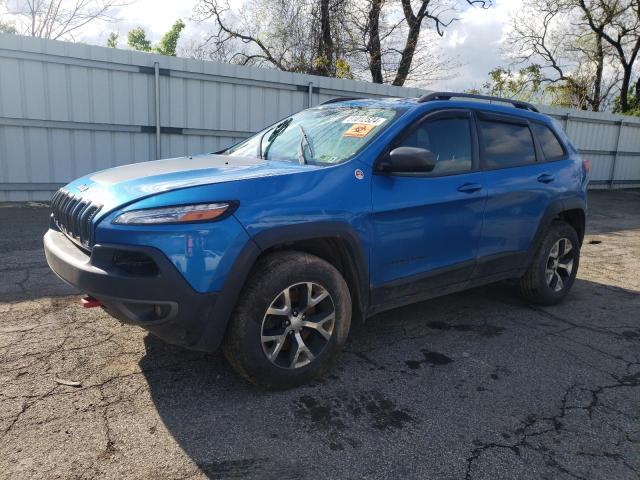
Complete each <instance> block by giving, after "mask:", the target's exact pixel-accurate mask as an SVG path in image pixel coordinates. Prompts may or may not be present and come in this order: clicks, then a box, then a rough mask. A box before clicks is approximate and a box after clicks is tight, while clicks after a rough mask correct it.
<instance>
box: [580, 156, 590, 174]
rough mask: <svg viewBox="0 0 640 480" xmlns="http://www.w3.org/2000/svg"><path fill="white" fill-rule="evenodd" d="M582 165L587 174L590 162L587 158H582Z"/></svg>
mask: <svg viewBox="0 0 640 480" xmlns="http://www.w3.org/2000/svg"><path fill="white" fill-rule="evenodd" d="M582 165H583V166H584V171H585V173H586V174H587V175H589V172H590V171H591V164H590V163H589V160H587V159H584V160H582Z"/></svg>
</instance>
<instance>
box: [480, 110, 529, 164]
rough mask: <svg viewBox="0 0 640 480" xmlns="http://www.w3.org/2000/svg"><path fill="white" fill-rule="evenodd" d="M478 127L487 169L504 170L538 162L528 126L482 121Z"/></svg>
mask: <svg viewBox="0 0 640 480" xmlns="http://www.w3.org/2000/svg"><path fill="white" fill-rule="evenodd" d="M478 127H479V130H480V145H481V150H482V158H483V162H484V166H485V167H486V168H504V167H511V166H515V165H523V164H526V163H534V162H535V161H536V150H535V147H534V144H533V137H532V135H531V130H530V129H529V127H528V126H527V125H525V124H517V123H508V122H500V121H494V120H481V121H480V122H479V123H478Z"/></svg>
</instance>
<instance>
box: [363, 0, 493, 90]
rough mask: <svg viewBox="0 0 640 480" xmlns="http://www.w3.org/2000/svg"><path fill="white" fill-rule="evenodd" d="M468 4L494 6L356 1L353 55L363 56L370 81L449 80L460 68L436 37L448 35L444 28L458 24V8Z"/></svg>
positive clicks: (430, 0) (439, 0)
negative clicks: (437, 41)
mask: <svg viewBox="0 0 640 480" xmlns="http://www.w3.org/2000/svg"><path fill="white" fill-rule="evenodd" d="M414 3H415V4H416V5H415V6H414ZM469 5H472V6H473V5H475V6H480V7H482V8H488V7H489V6H491V2H490V1H473V0H469V1H466V0H460V1H459V0H422V1H420V2H413V3H412V2H411V1H410V0H367V1H366V2H352V5H351V7H350V13H351V15H350V19H351V23H350V29H351V30H352V32H353V34H352V39H353V43H352V46H351V48H352V51H353V52H359V53H360V54H363V55H365V57H366V63H367V65H368V68H369V71H370V73H371V79H372V81H373V82H376V83H392V84H394V85H400V86H401V85H404V84H405V82H407V81H408V80H409V81H415V82H418V83H419V84H422V85H425V84H427V83H429V82H430V81H433V80H441V79H445V78H447V77H448V76H449V74H450V73H451V72H452V71H453V70H455V68H457V66H458V64H457V62H456V61H455V59H452V58H451V57H450V56H448V55H447V54H445V53H444V52H441V51H436V39H437V38H439V37H441V36H442V35H444V32H445V29H446V27H448V26H449V25H451V23H453V22H455V21H456V20H457V14H458V13H459V10H460V8H461V7H463V6H467V7H468V6H469ZM416 7H417V10H416ZM425 27H426V28H425Z"/></svg>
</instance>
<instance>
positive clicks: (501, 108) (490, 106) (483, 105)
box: [321, 97, 552, 124]
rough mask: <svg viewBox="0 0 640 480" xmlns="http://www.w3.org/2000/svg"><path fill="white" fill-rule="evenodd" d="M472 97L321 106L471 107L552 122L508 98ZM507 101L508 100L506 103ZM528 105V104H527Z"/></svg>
mask: <svg viewBox="0 0 640 480" xmlns="http://www.w3.org/2000/svg"><path fill="white" fill-rule="evenodd" d="M481 100H482V99H481V98H480V99H479V100H476V99H473V98H470V99H465V100H440V99H434V100H430V101H426V102H420V99H419V98H405V97H384V98H348V99H344V100H342V99H339V98H335V99H332V100H329V101H328V102H325V103H323V104H321V106H325V105H326V106H331V105H336V106H337V105H340V106H349V107H372V108H406V109H411V110H414V109H420V110H423V111H424V112H428V111H430V110H437V109H442V108H469V109H474V110H484V111H488V112H495V113H501V114H505V115H510V116H514V117H520V118H527V119H530V120H537V121H539V122H543V123H547V124H549V123H551V122H552V121H551V117H549V116H548V115H545V114H543V113H540V112H537V111H533V110H528V109H527V110H525V109H524V108H517V107H515V106H513V105H510V104H509V103H508V102H509V101H510V100H508V99H498V98H496V99H495V100H494V101H496V102H497V101H500V103H489V102H488V101H481ZM505 102H507V103H506V104H505ZM526 105H528V104H526Z"/></svg>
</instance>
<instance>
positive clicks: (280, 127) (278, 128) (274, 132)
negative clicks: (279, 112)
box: [256, 118, 293, 160]
mask: <svg viewBox="0 0 640 480" xmlns="http://www.w3.org/2000/svg"><path fill="white" fill-rule="evenodd" d="M292 120H293V118H287V119H286V120H285V121H283V122H280V123H279V124H278V125H276V127H275V128H274V129H273V130H272V131H271V135H269V138H267V142H269V143H268V144H267V148H265V149H264V154H263V153H262V140H263V139H264V136H265V135H266V134H267V133H269V130H267V131H266V132H264V133H263V134H262V135H261V136H260V141H259V142H258V145H257V149H256V150H257V153H258V158H263V159H265V160H266V159H267V154H268V153H269V148H271V145H272V144H273V141H274V140H275V139H276V138H277V137H278V136H279V135H280V134H281V133H282V132H284V131H285V130H286V129H287V127H288V126H289V125H290V124H291V121H292Z"/></svg>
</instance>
